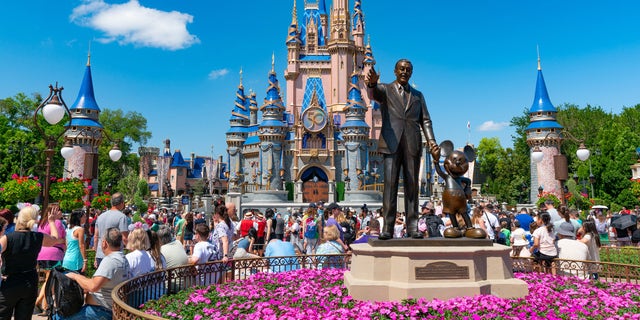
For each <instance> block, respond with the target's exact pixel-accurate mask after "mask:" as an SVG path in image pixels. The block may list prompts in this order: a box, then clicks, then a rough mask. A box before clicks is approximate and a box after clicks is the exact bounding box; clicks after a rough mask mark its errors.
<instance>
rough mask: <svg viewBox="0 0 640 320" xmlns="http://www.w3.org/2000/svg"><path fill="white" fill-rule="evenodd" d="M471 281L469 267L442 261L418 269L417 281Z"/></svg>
mask: <svg viewBox="0 0 640 320" xmlns="http://www.w3.org/2000/svg"><path fill="white" fill-rule="evenodd" d="M443 279H452V280H456V279H469V267H468V266H466V267H463V266H459V265H457V264H455V263H453V262H447V261H441V262H433V263H429V264H427V265H426V266H424V267H416V280H443Z"/></svg>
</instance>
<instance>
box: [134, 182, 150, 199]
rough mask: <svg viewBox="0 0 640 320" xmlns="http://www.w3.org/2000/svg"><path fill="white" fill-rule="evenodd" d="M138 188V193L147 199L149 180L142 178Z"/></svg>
mask: <svg viewBox="0 0 640 320" xmlns="http://www.w3.org/2000/svg"><path fill="white" fill-rule="evenodd" d="M136 189H137V190H136V195H138V196H140V198H142V199H145V198H146V197H147V196H148V195H149V184H147V180H144V179H140V181H138V185H137V187H136Z"/></svg>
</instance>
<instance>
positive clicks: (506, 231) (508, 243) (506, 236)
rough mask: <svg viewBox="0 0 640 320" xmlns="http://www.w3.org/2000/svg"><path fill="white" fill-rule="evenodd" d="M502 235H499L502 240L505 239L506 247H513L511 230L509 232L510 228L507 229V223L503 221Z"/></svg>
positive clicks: (501, 226)
mask: <svg viewBox="0 0 640 320" xmlns="http://www.w3.org/2000/svg"><path fill="white" fill-rule="evenodd" d="M500 233H501V234H502V235H498V236H499V238H500V239H502V238H503V237H504V245H505V246H511V230H509V228H507V222H506V221H502V222H500Z"/></svg>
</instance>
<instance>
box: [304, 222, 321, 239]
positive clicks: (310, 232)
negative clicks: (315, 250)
mask: <svg viewBox="0 0 640 320" xmlns="http://www.w3.org/2000/svg"><path fill="white" fill-rule="evenodd" d="M304 237H305V238H309V239H315V238H317V237H318V225H317V224H316V222H315V221H313V220H312V221H311V222H307V228H306V229H305V231H304Z"/></svg>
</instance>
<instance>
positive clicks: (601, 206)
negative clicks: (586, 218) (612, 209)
mask: <svg viewBox="0 0 640 320" xmlns="http://www.w3.org/2000/svg"><path fill="white" fill-rule="evenodd" d="M591 209H609V208H607V206H603V205H601V204H597V205H595V206H593V207H591Z"/></svg>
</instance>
